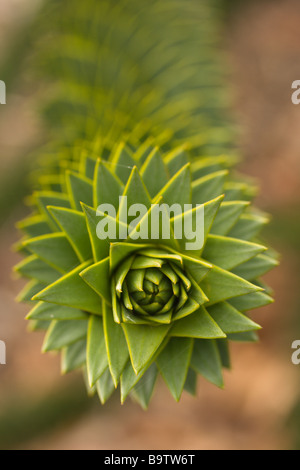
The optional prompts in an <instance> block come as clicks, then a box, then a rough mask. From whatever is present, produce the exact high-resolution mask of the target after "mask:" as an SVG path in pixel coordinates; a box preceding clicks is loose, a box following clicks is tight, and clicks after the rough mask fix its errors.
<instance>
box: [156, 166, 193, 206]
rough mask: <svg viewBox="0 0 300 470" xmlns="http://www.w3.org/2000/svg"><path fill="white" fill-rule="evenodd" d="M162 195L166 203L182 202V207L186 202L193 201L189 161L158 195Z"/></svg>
mask: <svg viewBox="0 0 300 470" xmlns="http://www.w3.org/2000/svg"><path fill="white" fill-rule="evenodd" d="M157 196H158V197H159V196H162V197H163V200H164V203H166V204H168V205H169V206H172V204H180V205H181V207H182V209H183V206H184V204H190V203H191V170H190V164H189V163H188V164H187V165H185V166H184V167H183V168H181V169H180V170H179V171H178V172H177V173H176V174H175V175H174V176H173V177H172V178H171V180H170V181H169V182H168V183H167V184H166V185H165V186H164V187H163V188H162V190H161V191H160V192H159V194H158V195H157Z"/></svg>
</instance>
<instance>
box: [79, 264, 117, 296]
mask: <svg viewBox="0 0 300 470" xmlns="http://www.w3.org/2000/svg"><path fill="white" fill-rule="evenodd" d="M80 276H81V278H82V279H83V281H84V282H86V283H87V284H88V285H89V286H90V287H91V288H92V289H93V290H94V291H95V292H97V294H99V295H101V297H103V299H104V300H105V301H106V302H108V303H109V304H110V303H111V292H110V279H109V258H105V259H104V260H102V261H100V262H99V263H96V264H93V265H92V266H89V267H88V268H86V269H84V270H82V272H81V273H80Z"/></svg>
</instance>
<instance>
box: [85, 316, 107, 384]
mask: <svg viewBox="0 0 300 470" xmlns="http://www.w3.org/2000/svg"><path fill="white" fill-rule="evenodd" d="M107 367H108V359H107V353H106V345H105V337H104V329H103V319H102V318H100V317H97V316H95V315H92V316H91V318H90V320H89V327H88V333H87V373H88V379H89V384H90V387H93V386H94V385H95V383H96V382H97V380H98V379H99V378H100V377H101V375H102V374H103V372H104V371H105V370H106V369H107Z"/></svg>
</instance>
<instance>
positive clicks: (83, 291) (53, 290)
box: [33, 262, 101, 314]
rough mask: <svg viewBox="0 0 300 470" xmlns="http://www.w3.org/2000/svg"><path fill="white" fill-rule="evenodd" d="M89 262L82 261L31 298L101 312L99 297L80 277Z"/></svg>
mask: <svg viewBox="0 0 300 470" xmlns="http://www.w3.org/2000/svg"><path fill="white" fill-rule="evenodd" d="M89 264H90V263H89V262H87V263H83V264H81V265H80V266H78V267H77V268H75V269H73V271H71V272H70V273H68V274H66V275H65V276H63V277H61V278H60V279H59V280H58V281H56V282H54V283H53V284H50V286H48V287H46V289H44V290H42V291H41V292H39V293H38V294H37V295H35V296H34V297H33V300H43V301H44V302H50V303H53V304H59V305H65V306H66V307H74V308H79V309H82V310H84V311H86V312H91V313H96V314H101V299H100V297H99V296H98V295H97V294H96V293H95V292H94V291H93V290H92V289H91V288H90V287H88V286H87V284H86V283H85V282H84V280H83V279H82V278H81V277H80V273H81V271H83V270H84V269H85V268H86V267H87V266H88V265H89Z"/></svg>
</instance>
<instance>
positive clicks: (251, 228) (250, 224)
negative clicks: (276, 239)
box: [228, 214, 269, 240]
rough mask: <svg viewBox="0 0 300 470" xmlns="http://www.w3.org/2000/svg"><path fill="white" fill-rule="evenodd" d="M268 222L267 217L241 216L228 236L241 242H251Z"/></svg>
mask: <svg viewBox="0 0 300 470" xmlns="http://www.w3.org/2000/svg"><path fill="white" fill-rule="evenodd" d="M268 222H269V219H268V218H267V217H263V216H259V215H255V214H243V215H242V216H241V217H240V219H239V220H238V222H237V223H236V224H235V226H234V227H233V229H232V230H231V231H230V232H229V234H228V235H229V236H230V237H233V238H240V239H241V240H252V239H253V238H254V237H256V236H257V235H258V234H259V232H260V231H261V229H262V228H263V226H264V225H266V224H267V223H268Z"/></svg>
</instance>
